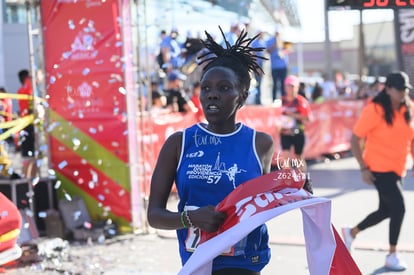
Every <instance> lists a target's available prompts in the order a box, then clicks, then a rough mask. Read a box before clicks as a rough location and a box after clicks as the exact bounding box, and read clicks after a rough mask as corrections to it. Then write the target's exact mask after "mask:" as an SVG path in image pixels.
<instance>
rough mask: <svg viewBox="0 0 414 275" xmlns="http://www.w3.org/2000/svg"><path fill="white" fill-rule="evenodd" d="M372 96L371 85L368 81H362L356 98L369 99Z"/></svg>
mask: <svg viewBox="0 0 414 275" xmlns="http://www.w3.org/2000/svg"><path fill="white" fill-rule="evenodd" d="M369 97H370V87H369V86H368V84H367V83H362V84H360V85H359V87H358V90H357V92H356V95H355V98H356V99H367V98H369Z"/></svg>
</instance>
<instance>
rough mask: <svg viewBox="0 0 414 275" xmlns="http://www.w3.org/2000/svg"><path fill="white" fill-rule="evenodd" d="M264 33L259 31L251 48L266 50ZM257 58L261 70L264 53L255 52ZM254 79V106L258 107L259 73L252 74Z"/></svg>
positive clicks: (260, 74)
mask: <svg viewBox="0 0 414 275" xmlns="http://www.w3.org/2000/svg"><path fill="white" fill-rule="evenodd" d="M263 37H264V32H263V31H259V33H258V34H257V38H256V39H255V40H253V42H252V47H253V48H263V49H266V41H265V40H264V38H263ZM257 56H260V58H257V64H259V66H260V68H263V61H264V58H263V57H264V52H263V51H259V52H257ZM254 78H255V80H256V97H255V104H257V105H260V104H262V102H261V96H262V95H261V84H262V78H263V74H262V73H261V72H258V73H254Z"/></svg>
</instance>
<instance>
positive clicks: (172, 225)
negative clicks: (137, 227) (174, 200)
mask: <svg viewBox="0 0 414 275" xmlns="http://www.w3.org/2000/svg"><path fill="white" fill-rule="evenodd" d="M181 140H182V132H177V133H174V134H173V135H171V136H170V137H169V138H168V139H167V140H166V141H165V143H164V145H163V146H162V148H161V151H160V154H159V156H158V160H157V164H156V165H155V168H154V171H153V174H152V178H151V190H150V196H149V203H148V212H147V218H148V222H149V224H150V225H151V226H152V227H154V228H158V229H178V228H183V225H182V223H181V217H180V213H178V212H172V211H169V210H168V209H167V202H168V198H169V196H170V193H171V188H172V186H173V184H174V180H175V174H176V170H177V166H178V161H179V157H180V151H181Z"/></svg>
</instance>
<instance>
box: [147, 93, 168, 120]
mask: <svg viewBox="0 0 414 275" xmlns="http://www.w3.org/2000/svg"><path fill="white" fill-rule="evenodd" d="M151 96H152V98H151V100H152V105H151V108H150V110H151V114H152V115H159V114H166V113H169V112H170V110H169V109H167V108H165V96H163V95H162V94H161V93H160V92H159V91H156V90H155V91H152V92H151Z"/></svg>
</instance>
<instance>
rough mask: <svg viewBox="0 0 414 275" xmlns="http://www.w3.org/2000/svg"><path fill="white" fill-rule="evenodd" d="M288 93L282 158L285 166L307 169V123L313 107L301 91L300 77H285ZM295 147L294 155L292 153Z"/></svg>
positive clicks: (284, 104)
mask: <svg viewBox="0 0 414 275" xmlns="http://www.w3.org/2000/svg"><path fill="white" fill-rule="evenodd" d="M284 84H285V89H286V95H285V96H283V97H282V116H281V120H282V123H281V130H280V142H281V146H282V156H281V158H282V160H283V163H284V164H285V167H286V166H287V167H292V166H296V167H297V168H300V169H303V170H302V171H305V170H306V162H305V160H304V158H303V149H304V147H305V123H306V122H308V121H309V120H310V117H311V108H310V105H309V102H308V101H307V100H306V99H305V98H304V97H303V96H301V95H299V94H298V91H299V79H298V77H296V76H294V75H289V76H288V77H286V79H285V83H284ZM292 149H293V152H294V155H293V156H292V155H291V151H292Z"/></svg>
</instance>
